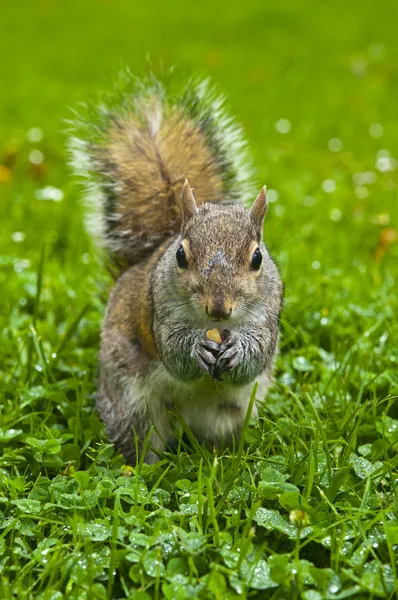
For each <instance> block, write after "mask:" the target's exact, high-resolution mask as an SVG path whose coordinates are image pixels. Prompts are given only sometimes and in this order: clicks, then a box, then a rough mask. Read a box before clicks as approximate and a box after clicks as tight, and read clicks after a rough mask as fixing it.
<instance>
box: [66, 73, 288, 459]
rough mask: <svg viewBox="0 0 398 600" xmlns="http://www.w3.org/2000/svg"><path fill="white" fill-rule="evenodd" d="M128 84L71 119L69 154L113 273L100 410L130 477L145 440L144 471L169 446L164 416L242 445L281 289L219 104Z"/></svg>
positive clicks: (262, 197) (200, 90)
mask: <svg viewBox="0 0 398 600" xmlns="http://www.w3.org/2000/svg"><path fill="white" fill-rule="evenodd" d="M127 79H128V84H127V86H125V88H124V89H123V90H122V91H121V92H118V93H116V94H115V97H113V98H112V99H111V100H109V101H108V103H107V102H106V101H102V102H101V104H100V107H99V109H98V110H97V112H96V113H95V114H96V116H95V118H94V119H93V118H92V117H90V118H89V119H88V120H87V121H86V122H85V121H84V120H82V119H80V118H79V119H78V122H77V127H75V128H74V131H73V134H72V136H71V138H70V139H71V142H70V149H71V155H72V161H71V162H72V165H73V167H74V168H75V170H76V171H77V173H78V175H80V176H83V177H84V179H85V181H86V184H87V185H86V193H85V194H84V203H85V205H86V208H87V223H88V227H89V230H90V231H91V233H92V234H93V236H94V238H95V239H96V240H97V241H99V243H100V246H102V247H103V248H105V249H106V250H107V252H108V254H109V253H110V254H111V255H112V256H113V257H114V258H115V259H116V261H117V263H118V265H119V272H118V279H117V281H116V284H115V286H114V288H113V290H112V292H111V294H110V299H109V302H108V306H107V310H106V314H105V318H104V322H103V327H102V334H101V347H100V353H99V363H100V365H99V380H98V392H97V394H96V407H97V410H98V411H99V414H100V417H101V418H102V420H103V421H104V423H105V426H106V431H107V435H108V437H109V439H110V440H111V442H113V443H114V444H115V445H116V447H118V448H119V449H120V450H121V452H122V454H123V455H124V457H125V459H126V461H127V462H129V463H130V464H133V465H134V464H135V462H136V461H137V460H138V456H137V449H138V454H139V455H141V453H142V451H143V449H145V448H147V447H148V442H146V443H144V441H145V440H146V439H149V440H150V443H149V447H148V449H147V450H146V455H145V461H146V462H148V463H153V462H155V461H157V460H158V458H159V456H160V455H161V453H162V452H163V451H164V450H165V449H166V448H167V445H168V444H169V443H170V442H171V441H172V439H173V419H172V413H171V409H172V408H173V407H176V409H177V410H178V412H179V414H180V415H181V416H182V418H183V419H184V421H185V422H186V423H187V425H188V426H189V427H190V428H191V430H192V431H193V433H194V434H195V435H196V436H197V438H198V439H199V440H203V441H206V442H207V443H209V444H215V445H218V444H220V442H221V441H227V442H230V441H231V440H232V438H233V436H239V433H240V430H241V428H242V425H243V422H244V420H245V417H246V412H247V410H248V407H249V404H250V398H251V393H252V390H253V386H254V384H255V382H257V383H258V387H257V393H256V397H257V398H258V399H259V400H258V401H260V402H261V401H263V400H264V398H265V395H266V392H267V388H268V386H269V384H270V382H271V380H272V371H273V365H274V361H275V357H276V355H277V352H278V343H279V317H280V311H281V304H282V294H283V286H282V282H281V278H280V275H279V272H278V269H277V267H276V265H275V262H274V261H273V259H272V258H271V256H270V254H269V252H268V250H267V248H266V246H265V244H264V241H263V221H264V217H265V214H266V212H267V196H266V188H265V187H263V188H262V189H261V190H260V192H259V194H258V195H257V198H256V199H255V201H254V203H253V205H252V207H251V209H250V210H248V209H247V208H245V206H244V205H245V204H247V203H248V202H249V201H252V200H253V197H254V196H253V195H252V194H253V184H252V171H251V164H250V158H249V155H248V150H247V144H246V141H245V139H244V137H243V133H242V130H241V128H240V127H239V126H238V125H237V124H236V123H235V120H234V119H232V118H231V117H230V116H229V115H228V114H227V112H226V110H225V101H224V98H220V97H218V96H217V94H216V92H215V91H214V89H213V87H212V86H211V84H209V82H208V80H189V81H188V83H187V84H186V86H185V89H184V90H183V91H182V93H179V94H178V93H177V94H173V93H172V92H171V91H170V89H169V86H168V85H167V84H165V83H164V82H163V81H161V80H160V79H157V78H155V77H153V76H150V77H148V78H144V79H136V78H132V77H128V78H127ZM126 87H127V88H128V89H126ZM75 125H76V122H75ZM188 180H189V182H188ZM211 329H217V330H218V331H217V332H216V333H217V335H216V338H217V337H218V339H217V341H216V340H214V339H211V338H212V337H213V338H214V336H208V335H207V333H208V331H209V330H211ZM218 333H220V335H219V336H218ZM257 403H258V402H255V403H254V404H253V408H252V414H251V416H252V417H254V418H255V417H256V416H257Z"/></svg>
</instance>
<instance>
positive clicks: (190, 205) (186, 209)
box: [181, 179, 198, 229]
mask: <svg viewBox="0 0 398 600" xmlns="http://www.w3.org/2000/svg"><path fill="white" fill-rule="evenodd" d="M197 212H198V207H197V206H196V202H195V198H194V195H193V192H192V189H191V186H190V185H189V181H188V179H186V180H185V183H184V187H183V188H182V193H181V217H182V223H181V227H182V229H183V228H184V227H185V225H186V224H187V222H188V221H189V219H190V218H191V217H193V216H194V215H196V213H197Z"/></svg>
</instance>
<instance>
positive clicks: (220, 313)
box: [206, 302, 232, 319]
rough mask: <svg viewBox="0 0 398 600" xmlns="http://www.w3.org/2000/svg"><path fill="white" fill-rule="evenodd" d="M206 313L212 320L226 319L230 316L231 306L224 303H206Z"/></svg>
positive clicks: (228, 303)
mask: <svg viewBox="0 0 398 600" xmlns="http://www.w3.org/2000/svg"><path fill="white" fill-rule="evenodd" d="M206 313H207V314H208V315H209V317H212V318H213V319H228V318H229V317H230V316H231V314H232V304H231V303H230V302H225V303H222V304H221V303H214V304H213V303H210V302H209V303H208V304H206Z"/></svg>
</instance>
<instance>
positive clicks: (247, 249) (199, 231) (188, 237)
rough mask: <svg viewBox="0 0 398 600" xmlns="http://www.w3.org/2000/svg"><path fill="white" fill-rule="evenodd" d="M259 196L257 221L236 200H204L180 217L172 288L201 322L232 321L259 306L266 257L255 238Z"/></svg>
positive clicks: (259, 225)
mask: <svg viewBox="0 0 398 600" xmlns="http://www.w3.org/2000/svg"><path fill="white" fill-rule="evenodd" d="M191 193H192V192H191ZM264 196H265V195H264ZM256 202H258V199H257V201H256ZM260 202H262V203H263V210H262V212H261V214H260V213H259V214H258V215H257V216H258V217H259V218H258V220H257V221H256V219H255V216H256V215H254V216H253V209H255V205H254V206H253V209H252V211H251V212H249V211H247V210H245V209H244V208H243V207H242V206H238V205H220V204H218V205H215V204H208V203H206V204H203V205H202V206H200V208H199V209H196V210H195V211H194V214H191V215H190V216H189V219H188V220H187V221H186V222H185V223H183V227H182V232H181V239H180V241H179V245H178V247H177V250H176V256H175V265H174V268H175V270H176V271H177V281H178V289H179V293H180V294H181V296H182V297H183V298H184V300H186V301H188V302H189V304H190V312H191V314H192V311H191V308H193V312H194V314H195V315H196V317H197V321H198V322H199V323H200V324H202V325H203V326H206V325H207V324H209V323H211V322H214V321H222V320H227V319H228V320H231V321H235V322H236V321H238V320H240V319H241V318H242V317H244V318H247V316H248V313H252V314H253V316H254V312H255V310H256V308H257V310H258V309H259V303H258V300H259V299H260V298H261V296H262V287H263V286H264V277H262V274H263V272H264V269H266V265H267V262H268V261H267V258H268V257H267V253H266V249H265V246H264V244H263V243H262V240H261V237H262V224H263V218H264V214H265V210H266V199H265V197H263V198H260ZM195 206H196V205H195ZM257 208H258V207H257Z"/></svg>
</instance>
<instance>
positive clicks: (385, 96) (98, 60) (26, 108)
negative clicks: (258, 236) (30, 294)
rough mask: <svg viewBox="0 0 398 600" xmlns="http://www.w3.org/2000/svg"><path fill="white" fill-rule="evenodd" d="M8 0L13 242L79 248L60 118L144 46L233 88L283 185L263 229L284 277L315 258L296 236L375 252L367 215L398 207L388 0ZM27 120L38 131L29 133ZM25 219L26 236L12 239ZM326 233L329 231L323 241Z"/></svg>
mask: <svg viewBox="0 0 398 600" xmlns="http://www.w3.org/2000/svg"><path fill="white" fill-rule="evenodd" d="M1 10H2V15H1V20H0V56H1V59H0V82H1V89H2V93H1V102H0V160H2V162H3V163H4V164H5V166H6V167H7V168H9V167H12V169H11V172H7V171H5V170H4V168H3V170H2V177H1V179H2V182H1V183H0V195H1V196H0V198H1V207H0V211H1V212H0V217H1V222H2V236H1V245H2V248H4V247H6V248H7V252H8V250H9V251H10V253H11V254H17V255H21V256H22V254H23V257H24V258H26V255H27V254H28V255H29V259H30V260H32V261H33V262H34V260H35V256H36V253H37V252H39V251H40V243H38V242H39V239H38V238H40V240H48V241H49V242H50V245H51V244H53V243H58V244H59V246H60V248H61V247H62V248H63V252H64V254H63V255H62V256H61V255H58V258H67V259H68V260H69V259H70V258H71V257H72V256H74V257H77V256H80V255H81V251H82V250H83V247H85V245H86V240H85V238H84V236H83V238H82V235H83V234H82V230H81V229H80V225H79V224H78V223H79V222H78V220H77V219H76V218H75V211H74V207H75V206H76V203H75V200H76V188H73V186H72V183H71V182H72V178H71V176H70V174H69V172H68V170H67V167H66V153H65V135H64V133H63V130H64V129H65V123H64V119H67V118H68V117H69V116H70V108H71V107H72V108H76V106H77V103H79V102H85V101H87V100H89V99H90V98H91V97H93V94H94V93H95V91H96V90H98V89H104V88H105V89H106V88H107V87H109V86H110V85H111V82H112V80H113V79H114V78H115V76H116V73H117V72H118V71H119V69H120V68H121V67H123V66H125V65H128V66H129V67H130V68H131V70H132V71H133V72H134V73H137V74H140V73H141V72H143V71H144V70H145V68H146V65H147V62H148V60H149V61H150V62H151V64H152V67H153V69H154V70H155V72H159V71H161V70H162V68H168V67H170V66H172V65H177V67H178V77H180V78H181V79H183V78H184V76H185V75H190V74H192V73H196V72H199V73H202V74H208V75H210V76H211V77H212V78H213V79H214V80H215V82H216V83H217V85H218V87H219V89H220V90H221V91H222V92H225V93H226V95H227V97H228V100H229V106H230V108H231V110H232V112H233V113H235V114H236V115H237V117H238V119H239V121H240V122H241V123H242V125H243V126H244V128H245V129H246V131H247V135H248V138H249V141H250V144H251V147H252V150H253V154H254V158H255V163H256V167H257V169H258V175H259V176H258V182H259V184H262V183H264V182H265V183H267V185H268V187H269V188H271V189H273V190H276V192H277V194H271V200H275V199H276V197H278V200H277V202H276V203H275V208H272V210H271V211H270V215H271V216H270V219H269V228H268V240H269V243H270V246H271V249H272V250H273V251H274V252H275V253H276V255H278V254H279V255H281V254H282V257H281V258H282V262H285V263H286V269H289V272H287V275H288V276H289V280H290V282H292V278H293V277H295V275H296V274H297V269H299V268H300V269H304V272H303V273H302V274H303V275H304V274H305V265H304V264H303V261H302V256H300V257H299V258H297V257H296V256H294V255H291V256H290V257H287V256H286V257H284V256H283V253H284V250H287V249H288V248H289V247H290V246H291V245H292V244H293V245H297V247H298V249H299V248H300V254H301V253H302V252H305V253H306V255H307V260H308V261H309V262H310V263H312V262H313V260H318V259H320V258H322V260H323V261H324V260H326V261H327V263H329V264H335V265H338V264H340V265H341V266H343V265H344V264H345V265H347V264H350V263H351V259H352V258H353V256H354V255H357V254H359V255H360V254H361V253H362V251H363V247H365V248H366V249H367V251H368V253H369V255H370V254H372V252H373V253H374V252H375V250H376V248H377V245H378V243H379V234H380V231H379V228H378V227H377V226H376V227H375V226H374V224H372V222H371V219H373V221H375V220H376V221H377V219H378V217H377V214H379V213H384V212H386V213H388V214H389V217H384V220H383V218H381V224H382V225H383V223H384V225H386V223H387V221H388V223H387V224H390V223H391V220H392V219H395V218H396V214H397V207H396V205H397V195H396V185H395V182H396V179H395V178H394V177H395V175H394V170H393V169H394V168H395V161H394V160H390V161H389V160H388V156H389V154H388V153H390V155H391V156H392V157H394V154H395V155H396V154H397V139H398V120H397V118H396V117H397V114H396V101H395V100H396V97H397V91H398V90H397V60H396V57H397V52H398V37H397V35H396V22H397V16H398V9H397V7H396V6H394V4H393V3H391V2H388V1H386V0H381V1H380V2H378V3H377V4H376V3H374V2H349V1H342V0H339V1H337V2H315V1H308V2H292V1H289V0H283V1H282V2H280V3H278V4H277V5H276V4H275V3H271V2H263V1H258V0H255V1H253V0H248V1H246V2H235V1H234V2H228V3H226V2H218V1H212V2H209V1H204V2H200V3H190V4H186V3H182V2H181V3H180V2H168V3H166V2H147V3H142V2H141V3H139V2H132V1H130V2H127V1H126V0H120V1H118V2H110V1H105V0H98V1H95V2H94V1H93V0H86V1H85V2H77V1H74V0H73V1H71V2H65V3H61V2H51V1H50V0H47V1H46V0H40V1H39V0H38V1H36V2H28V1H27V0H22V1H21V2H18V3H15V2H11V0H3V2H2V9H1ZM281 119H282V121H281ZM285 120H286V121H285ZM32 128H40V130H41V134H42V139H40V140H37V141H35V140H36V138H35V130H34V131H33V133H31V135H30V136H29V135H28V132H29V131H30V130H31V129H32ZM284 128H287V130H288V131H286V132H285V133H283V131H285V129H284ZM278 129H279V130H281V131H282V133H281V132H280V131H278ZM29 137H30V139H31V141H29ZM39 137H40V132H39ZM336 139H337V141H336ZM35 149H38V150H40V152H42V156H41V155H40V154H38V155H37V154H36V155H35V154H33V155H32V154H31V152H32V150H35ZM331 149H332V151H331ZM333 150H334V151H333ZM380 151H381V154H380ZM382 151H385V152H384V154H383V152H382ZM378 152H379V154H377V153H378ZM378 158H379V159H380V158H381V161H380V160H379V166H380V165H381V168H382V169H383V168H384V169H385V170H384V171H380V170H378V169H377V168H376V161H377V159H378ZM30 159H31V160H30ZM41 159H42V160H43V162H42V163H41V164H35V162H34V161H36V162H37V161H39V163H40V160H41ZM384 159H387V160H384ZM32 160H33V163H32ZM383 160H384V162H383ZM367 171H372V174H370V175H369V173H368V175H365V176H362V177H361V173H363V172H367ZM356 173H357V175H356V176H355V174H356ZM358 173H359V175H358ZM325 180H326V184H325V183H323V182H325ZM330 180H331V181H330ZM375 184H376V185H375ZM45 186H55V187H56V188H57V189H61V190H62V192H63V194H64V199H63V202H60V203H59V204H57V205H56V206H54V205H53V203H52V202H47V203H46V202H40V201H38V200H37V198H35V196H34V190H35V189H36V188H42V187H45ZM328 186H329V187H328ZM325 190H326V191H325ZM36 195H37V194H36ZM50 195H51V194H50ZM307 196H308V197H309V198H307V199H305V198H306V197H307ZM334 209H336V210H337V212H336V210H334ZM333 210H334V212H331V211H333ZM375 215H376V216H375ZM331 217H332V218H331ZM379 220H380V219H379ZM342 221H343V222H344V223H342ZM49 224H51V226H49ZM19 230H21V231H22V232H23V233H24V234H25V238H24V241H23V244H22V243H20V244H19V246H18V243H13V244H10V236H11V234H12V233H13V232H14V231H19ZM274 232H275V234H274ZM72 233H73V235H72ZM347 235H349V240H348V239H346V240H341V239H338V238H339V236H347ZM71 236H72V237H71ZM14 237H15V236H14ZM325 237H326V238H327V240H328V243H331V244H332V245H333V252H332V255H331V256H326V257H325V256H324V254H325V253H324V247H323V246H324V244H323V240H325ZM387 237H388V236H387ZM81 238H82V239H83V241H82V242H81ZM80 243H82V246H81V247H80V246H79V244H80ZM22 248H23V251H22ZM362 256H363V255H362ZM36 258H37V256H36ZM290 268H291V269H292V271H293V272H292V275H290Z"/></svg>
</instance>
